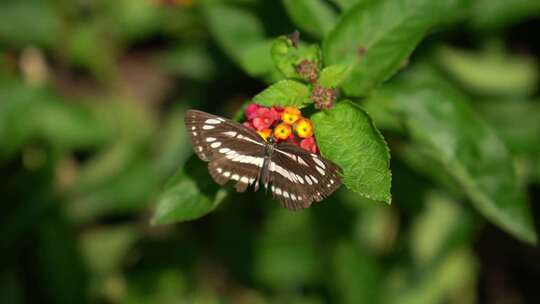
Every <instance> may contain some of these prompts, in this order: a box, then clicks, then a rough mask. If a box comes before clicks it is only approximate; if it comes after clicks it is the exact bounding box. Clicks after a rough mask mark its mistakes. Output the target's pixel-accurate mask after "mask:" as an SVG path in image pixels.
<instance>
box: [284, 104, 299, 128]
mask: <svg viewBox="0 0 540 304" xmlns="http://www.w3.org/2000/svg"><path fill="white" fill-rule="evenodd" d="M300 117H302V113H300V110H299V109H298V108H295V107H285V109H283V113H282V114H281V120H283V121H284V122H285V123H287V124H289V125H292V124H293V123H295V122H296V121H297V120H298V119H300Z"/></svg>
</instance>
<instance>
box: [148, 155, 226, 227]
mask: <svg viewBox="0 0 540 304" xmlns="http://www.w3.org/2000/svg"><path fill="white" fill-rule="evenodd" d="M226 194H227V190H225V189H224V188H220V187H219V186H218V185H217V184H216V183H214V182H213V181H212V180H211V178H210V176H209V174H208V170H207V169H206V168H205V166H203V162H202V161H201V160H199V159H198V158H197V157H196V156H192V157H191V159H190V160H189V161H188V162H187V164H186V165H185V166H184V168H182V169H181V170H180V171H179V172H178V173H177V174H176V176H175V177H173V179H172V180H171V182H170V183H169V185H168V186H167V187H166V189H165V191H164V192H163V193H162V194H161V196H160V197H159V200H158V205H157V207H156V210H155V212H154V217H153V218H152V224H153V225H160V224H169V223H174V222H181V221H187V220H193V219H197V218H200V217H202V216H204V215H206V214H208V213H210V212H211V211H213V210H214V209H215V208H216V207H217V206H218V205H219V204H220V203H221V202H222V201H223V199H224V198H225V196H226Z"/></svg>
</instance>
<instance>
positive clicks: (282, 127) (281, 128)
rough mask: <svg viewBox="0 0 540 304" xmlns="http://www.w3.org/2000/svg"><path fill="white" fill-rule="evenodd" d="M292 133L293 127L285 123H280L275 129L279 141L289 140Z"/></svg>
mask: <svg viewBox="0 0 540 304" xmlns="http://www.w3.org/2000/svg"><path fill="white" fill-rule="evenodd" d="M291 132H292V131H291V126H289V125H287V124H285V123H280V124H279V125H277V126H276V128H275V129H274V136H275V137H276V138H277V139H281V140H286V139H287V138H289V136H291Z"/></svg>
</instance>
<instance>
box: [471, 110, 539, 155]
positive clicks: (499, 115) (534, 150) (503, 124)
mask: <svg viewBox="0 0 540 304" xmlns="http://www.w3.org/2000/svg"><path fill="white" fill-rule="evenodd" d="M473 106H474V108H475V110H476V111H478V113H480V115H481V116H482V117H483V118H484V119H486V121H487V122H488V123H489V124H490V125H491V127H492V128H493V129H494V130H495V132H497V134H498V135H499V136H500V137H501V139H502V140H503V141H504V142H505V143H506V145H507V146H508V148H509V149H510V150H511V151H512V152H513V153H516V154H526V155H540V136H538V134H540V102H539V101H538V100H531V101H525V100H497V101H478V102H475V103H474V104H473Z"/></svg>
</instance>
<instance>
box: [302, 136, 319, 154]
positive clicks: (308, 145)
mask: <svg viewBox="0 0 540 304" xmlns="http://www.w3.org/2000/svg"><path fill="white" fill-rule="evenodd" d="M300 147H302V148H303V149H304V150H307V151H309V152H311V153H317V144H316V143H315V139H314V138H313V136H310V137H308V138H306V139H303V140H302V141H301V142H300Z"/></svg>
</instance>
